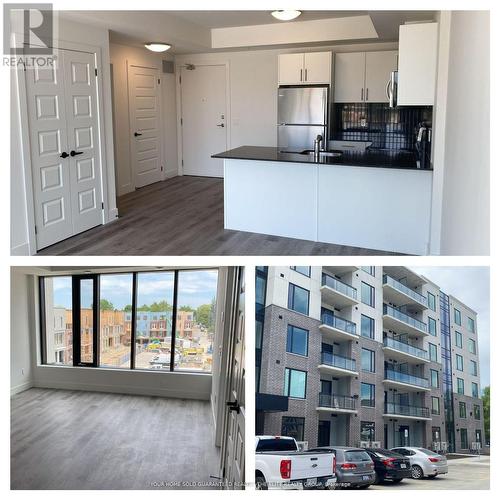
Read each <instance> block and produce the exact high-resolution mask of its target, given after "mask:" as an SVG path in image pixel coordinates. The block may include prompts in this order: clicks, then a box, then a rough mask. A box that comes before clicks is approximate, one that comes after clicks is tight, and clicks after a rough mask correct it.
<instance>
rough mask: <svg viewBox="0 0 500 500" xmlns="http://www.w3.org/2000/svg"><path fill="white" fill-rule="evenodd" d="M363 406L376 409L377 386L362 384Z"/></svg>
mask: <svg viewBox="0 0 500 500" xmlns="http://www.w3.org/2000/svg"><path fill="white" fill-rule="evenodd" d="M361 406H368V407H370V408H375V385H374V384H366V383H364V382H361Z"/></svg>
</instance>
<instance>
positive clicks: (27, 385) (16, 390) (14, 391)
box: [10, 381, 33, 396]
mask: <svg viewBox="0 0 500 500" xmlns="http://www.w3.org/2000/svg"><path fill="white" fill-rule="evenodd" d="M32 387H33V382H32V381H29V382H25V383H24V384H19V385H15V386H14V387H11V388H10V395H11V396H14V395H15V394H19V393H20V392H23V391H27V390H28V389H31V388H32Z"/></svg>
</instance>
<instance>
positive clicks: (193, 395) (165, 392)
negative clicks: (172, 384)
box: [34, 381, 210, 401]
mask: <svg viewBox="0 0 500 500" xmlns="http://www.w3.org/2000/svg"><path fill="white" fill-rule="evenodd" d="M34 387H38V388H43V389H67V390H71V391H89V392H111V393H115V394H132V395H135V396H160V397H164V398H176V399H195V400H199V401H210V393H208V394H206V393H203V392H187V391H185V390H179V391H177V390H172V389H153V388H152V387H142V386H134V387H131V386H116V385H105V384H79V383H75V382H63V381H59V382H51V383H46V384H44V383H40V382H36V383H35V384H34Z"/></svg>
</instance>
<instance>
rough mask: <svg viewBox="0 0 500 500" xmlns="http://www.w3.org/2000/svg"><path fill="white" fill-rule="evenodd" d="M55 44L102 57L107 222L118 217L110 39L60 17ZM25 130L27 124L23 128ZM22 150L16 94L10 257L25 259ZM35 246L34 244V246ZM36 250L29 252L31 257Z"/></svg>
mask: <svg viewBox="0 0 500 500" xmlns="http://www.w3.org/2000/svg"><path fill="white" fill-rule="evenodd" d="M58 30H59V31H58V40H59V41H60V42H61V45H62V46H64V43H63V42H70V43H82V44H87V45H91V46H93V47H97V48H98V49H100V53H101V63H102V68H101V71H102V75H101V81H102V88H101V89H99V90H100V91H101V92H102V96H103V105H104V115H103V117H102V120H103V128H104V137H103V138H102V139H103V144H102V148H103V156H104V157H105V159H106V164H107V167H108V168H107V171H103V173H104V175H105V177H106V181H107V192H106V193H105V194H106V195H107V211H106V214H107V219H106V220H107V221H111V220H113V219H114V218H115V217H116V216H117V209H116V192H115V172H114V152H113V124H112V120H111V116H112V107H111V84H110V80H111V79H110V66H109V39H108V30H107V29H103V28H97V27H94V26H90V25H86V24H80V23H75V22H73V21H69V20H67V19H65V18H64V16H59V20H58ZM14 73H15V72H14V71H12V74H11V85H15V75H14ZM22 126H23V127H26V126H27V124H24V123H23V124H22ZM23 163H24V162H23V157H22V150H21V130H20V122H19V100H18V98H17V95H16V94H15V92H13V95H12V97H11V189H12V192H11V253H12V254H14V255H28V254H29V251H30V248H29V247H28V241H29V236H28V234H29V227H28V219H27V211H26V194H25V184H24V171H23V170H24V167H23ZM33 246H34V242H33ZM34 252H35V248H34V247H33V248H31V253H34Z"/></svg>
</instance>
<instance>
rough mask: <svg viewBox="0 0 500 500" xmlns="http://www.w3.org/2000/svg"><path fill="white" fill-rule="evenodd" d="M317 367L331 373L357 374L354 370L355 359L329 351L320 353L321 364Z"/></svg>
mask: <svg viewBox="0 0 500 500" xmlns="http://www.w3.org/2000/svg"><path fill="white" fill-rule="evenodd" d="M318 368H319V369H320V370H322V371H323V372H326V373H329V374H332V375H340V376H342V375H344V376H345V375H347V376H351V375H358V372H357V371H356V360H354V359H351V358H345V357H344V356H339V355H338V354H332V353H330V352H322V353H321V364H320V365H319V367H318Z"/></svg>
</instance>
